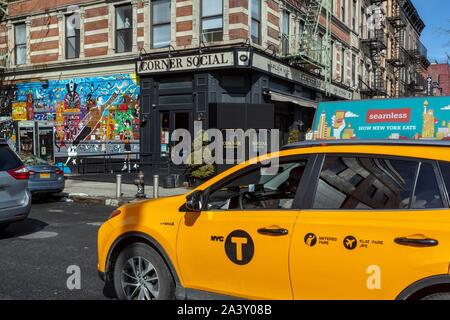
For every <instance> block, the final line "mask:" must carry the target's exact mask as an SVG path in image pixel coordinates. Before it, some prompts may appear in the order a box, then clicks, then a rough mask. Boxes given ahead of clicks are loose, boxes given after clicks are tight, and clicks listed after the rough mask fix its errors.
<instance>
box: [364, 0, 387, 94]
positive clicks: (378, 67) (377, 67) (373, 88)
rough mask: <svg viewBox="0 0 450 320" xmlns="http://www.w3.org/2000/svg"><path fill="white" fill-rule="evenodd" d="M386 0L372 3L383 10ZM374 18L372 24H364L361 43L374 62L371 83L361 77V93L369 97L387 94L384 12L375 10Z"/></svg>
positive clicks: (373, 0)
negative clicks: (384, 60) (384, 57)
mask: <svg viewBox="0 0 450 320" xmlns="http://www.w3.org/2000/svg"><path fill="white" fill-rule="evenodd" d="M384 1H386V0H371V1H370V4H371V5H375V7H376V8H378V9H379V10H382V3H383V2H384ZM372 17H373V20H372V21H371V24H370V25H367V26H363V30H361V32H362V36H361V44H362V49H363V50H364V52H365V53H366V55H367V56H368V57H370V60H371V64H372V73H373V78H372V81H369V83H366V82H364V80H363V79H362V78H360V88H361V89H360V90H361V94H364V95H366V96H369V97H382V96H387V87H386V85H387V84H386V80H385V76H384V75H385V71H386V69H385V67H384V64H383V52H384V51H385V50H386V49H387V36H386V31H385V28H386V26H385V23H384V21H383V20H382V17H383V12H373V13H372Z"/></svg>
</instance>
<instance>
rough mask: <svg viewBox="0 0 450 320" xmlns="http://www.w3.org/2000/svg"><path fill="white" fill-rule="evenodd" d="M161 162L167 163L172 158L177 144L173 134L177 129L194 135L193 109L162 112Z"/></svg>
mask: <svg viewBox="0 0 450 320" xmlns="http://www.w3.org/2000/svg"><path fill="white" fill-rule="evenodd" d="M160 119H161V121H160V128H161V131H160V137H161V140H160V160H162V161H167V160H168V159H170V157H171V150H172V148H173V147H174V146H175V144H176V143H177V142H176V141H172V139H171V137H172V133H173V132H174V131H175V130H177V129H186V130H188V131H189V132H191V133H192V131H193V120H192V109H189V110H183V109H181V110H164V111H160Z"/></svg>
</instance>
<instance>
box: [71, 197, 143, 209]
mask: <svg viewBox="0 0 450 320" xmlns="http://www.w3.org/2000/svg"><path fill="white" fill-rule="evenodd" d="M67 199H69V201H71V202H75V203H80V204H97V205H104V206H110V207H120V206H123V205H125V204H128V203H132V202H137V201H141V200H140V199H133V198H122V199H114V198H106V197H90V196H80V195H70V194H69V195H68V197H67ZM143 200H148V199H143Z"/></svg>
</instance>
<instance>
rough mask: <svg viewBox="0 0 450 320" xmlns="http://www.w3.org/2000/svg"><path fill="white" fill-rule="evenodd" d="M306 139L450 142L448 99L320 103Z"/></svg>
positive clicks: (449, 100)
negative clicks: (311, 129)
mask: <svg viewBox="0 0 450 320" xmlns="http://www.w3.org/2000/svg"><path fill="white" fill-rule="evenodd" d="M307 139H309V140H311V139H314V140H333V139H427V140H449V141H450V97H422V98H405V99H386V100H362V101H350V102H345V101H342V102H323V103H320V104H319V107H318V109H317V113H316V119H315V121H314V130H313V131H312V132H310V133H309V134H308V136H307Z"/></svg>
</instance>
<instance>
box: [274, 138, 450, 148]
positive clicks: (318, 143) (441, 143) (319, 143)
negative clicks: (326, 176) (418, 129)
mask: <svg viewBox="0 0 450 320" xmlns="http://www.w3.org/2000/svg"><path fill="white" fill-rule="evenodd" d="M348 145H352V146H421V147H425V146H427V147H447V148H450V141H445V140H381V139H380V140H370V139H368V140H314V141H302V142H296V143H291V144H288V145H286V146H284V147H283V148H282V150H292V149H299V148H310V147H328V146H330V147H331V146H348Z"/></svg>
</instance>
